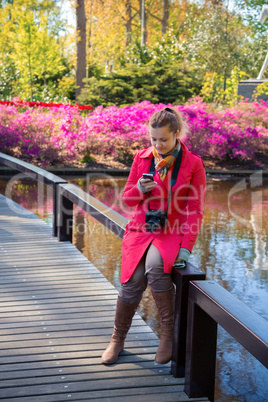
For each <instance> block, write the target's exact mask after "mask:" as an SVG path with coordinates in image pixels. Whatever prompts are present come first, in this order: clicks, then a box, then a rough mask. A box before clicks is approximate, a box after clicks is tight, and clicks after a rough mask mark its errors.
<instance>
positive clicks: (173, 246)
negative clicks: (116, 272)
mask: <svg viewBox="0 0 268 402" xmlns="http://www.w3.org/2000/svg"><path fill="white" fill-rule="evenodd" d="M181 145H182V150H183V156H182V162H181V167H180V170H179V174H178V177H177V181H176V184H175V185H174V186H173V188H172V197H171V203H170V204H171V205H170V206H169V213H168V224H167V226H166V227H164V228H160V229H158V230H157V231H156V232H154V233H149V232H147V231H146V229H145V225H146V223H145V214H146V212H147V211H148V193H146V194H142V193H141V192H140V190H139V189H138V186H137V182H138V180H139V179H140V177H141V176H142V174H143V173H148V172H149V170H150V166H151V161H152V157H153V154H152V149H153V147H150V148H147V149H142V150H141V151H139V152H138V153H137V154H136V155H135V158H134V162H133V165H132V167H131V171H130V174H129V177H128V180H127V183H126V186H125V189H124V192H123V199H124V201H125V203H126V204H127V205H128V206H136V209H135V212H134V215H133V217H132V219H131V221H130V222H129V223H128V224H127V226H126V231H125V234H124V237H123V244H122V246H123V252H122V271H121V283H124V282H127V281H128V280H129V279H130V278H131V276H132V274H133V273H134V271H135V269H136V267H137V265H138V263H139V261H140V259H141V258H142V256H143V254H144V252H145V251H146V249H147V247H148V246H149V244H150V243H153V244H154V245H155V246H156V247H157V249H158V250H159V252H160V253H161V256H162V258H163V261H164V272H167V273H171V271H172V267H173V264H174V261H175V259H176V257H177V255H178V253H179V250H180V247H183V248H186V249H188V250H189V251H192V249H193V246H194V243H195V241H196V238H197V236H198V233H199V230H200V227H201V222H202V218H203V210H204V202H205V189H206V174H205V168H204V163H203V162H202V159H201V158H200V156H198V155H196V154H195V153H193V152H190V151H189V150H188V148H187V147H186V146H185V145H184V144H183V143H182V142H181ZM172 170H173V167H172V168H171V169H169V171H168V174H167V176H166V178H165V180H164V181H163V182H162V181H161V179H160V177H159V175H158V173H157V172H156V173H155V175H154V180H155V181H156V182H157V185H156V186H155V187H154V188H153V190H152V191H151V196H150V199H151V201H150V208H154V209H162V210H164V211H166V207H167V200H168V192H169V188H170V185H169V180H170V176H171V173H172ZM187 210H188V212H187Z"/></svg>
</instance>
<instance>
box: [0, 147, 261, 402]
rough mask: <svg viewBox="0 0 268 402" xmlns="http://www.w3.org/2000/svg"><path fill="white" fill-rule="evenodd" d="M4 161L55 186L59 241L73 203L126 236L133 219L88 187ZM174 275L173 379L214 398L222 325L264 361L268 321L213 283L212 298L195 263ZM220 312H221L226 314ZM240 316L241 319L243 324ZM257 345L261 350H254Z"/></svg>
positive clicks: (69, 225) (69, 229)
mask: <svg viewBox="0 0 268 402" xmlns="http://www.w3.org/2000/svg"><path fill="white" fill-rule="evenodd" d="M0 163H2V164H4V165H7V166H10V167H11V168H14V169H17V170H19V171H20V172H23V173H25V174H26V175H28V176H30V177H32V178H34V179H36V180H38V181H41V182H42V183H44V184H46V185H48V186H50V187H51V188H52V189H53V228H52V235H53V236H57V237H58V240H59V241H70V242H72V236H73V205H74V204H75V205H77V206H79V207H80V208H81V209H82V210H83V211H85V212H87V213H88V214H90V215H91V216H93V217H94V218H95V219H97V220H98V221H99V222H100V223H101V224H102V225H104V226H105V227H107V228H108V229H109V230H111V231H112V232H113V233H115V234H116V235H117V236H118V237H120V238H121V239H122V238H123V235H124V231H125V226H126V224H127V222H128V220H127V219H126V218H124V217H123V216H121V215H120V214H118V213H117V212H115V211H114V210H112V209H111V208H109V207H107V205H105V204H103V203H102V202H100V201H98V200H97V199H96V198H94V197H92V196H90V195H89V194H87V193H85V192H84V191H83V190H81V189H79V188H78V187H76V186H74V185H72V184H68V182H67V181H66V180H63V179H61V178H60V177H58V176H56V175H54V174H51V173H48V172H47V171H45V170H43V169H40V168H38V167H35V166H33V165H31V164H29V163H27V162H22V161H20V160H18V159H16V158H13V157H11V156H8V155H5V154H3V153H0ZM172 277H173V282H174V284H175V286H176V306H175V325H174V335H173V351H172V363H171V373H172V375H173V376H174V377H184V376H185V392H186V393H187V394H188V395H189V396H195V397H202V396H206V397H208V398H210V400H211V401H214V383H215V361H216V340H217V323H219V324H220V325H221V326H223V328H225V329H226V331H227V332H229V333H230V334H231V335H232V336H234V337H235V338H236V339H237V340H238V342H240V343H241V344H242V345H243V346H244V347H245V348H246V349H248V350H249V351H250V353H252V354H253V355H254V356H255V357H256V358H257V359H258V360H260V361H261V362H262V363H263V364H265V365H266V364H267V360H268V359H267V350H268V345H267V341H266V340H267V334H268V323H267V321H266V320H264V319H263V318H261V317H260V316H259V315H258V314H256V313H254V312H253V311H252V310H251V309H249V308H248V307H247V306H245V305H244V304H243V303H242V302H240V301H239V300H238V299H236V298H235V297H234V296H232V295H231V294H230V293H229V292H228V291H226V290H224V289H223V288H222V287H221V286H219V285H217V284H214V282H213V284H214V288H213V289H216V293H215V291H214V292H212V293H213V296H212V295H211V293H210V292H209V289H210V290H211V287H210V288H209V286H210V284H211V283H212V282H211V281H205V279H206V276H205V274H204V273H203V272H202V271H201V270H199V269H198V268H196V267H194V266H193V265H192V264H190V263H187V267H186V268H185V269H183V270H175V269H174V270H173V272H172ZM192 281H194V282H192ZM217 295H219V297H220V300H219V299H218V298H217V297H216V296H217ZM228 306H229V307H230V306H233V309H230V311H229V313H228V314H227V310H228V308H227V307H228ZM219 309H220V310H219ZM219 311H222V315H220V314H219ZM244 311H246V312H247V314H248V317H252V318H253V319H254V320H255V322H256V323H258V325H259V324H261V325H260V328H259V329H258V327H257V326H254V325H253V326H250V325H247V324H248V320H247V317H246V315H243V312H244ZM249 311H250V312H251V313H250V314H251V315H250V314H249ZM226 314H227V316H226ZM219 316H220V318H219ZM236 316H237V317H239V320H240V321H239V324H237V320H236V318H235V317H236ZM226 317H227V318H226ZM235 323H236V326H235ZM225 324H226V325H225ZM233 325H234V327H235V328H238V332H239V331H240V329H241V330H242V328H243V331H242V332H243V336H240V335H237V332H234V331H233V329H232V328H233ZM186 338H187V343H186ZM245 339H247V341H244V340H245ZM260 340H261V341H260ZM256 345H258V353H255V346H256ZM263 356H265V358H264V359H263ZM185 366H186V369H185Z"/></svg>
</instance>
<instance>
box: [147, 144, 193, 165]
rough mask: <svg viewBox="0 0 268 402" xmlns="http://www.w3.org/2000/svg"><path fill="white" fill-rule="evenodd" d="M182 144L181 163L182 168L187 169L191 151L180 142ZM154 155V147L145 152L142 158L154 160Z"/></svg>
mask: <svg viewBox="0 0 268 402" xmlns="http://www.w3.org/2000/svg"><path fill="white" fill-rule="evenodd" d="M180 142H181V147H182V161H181V167H185V166H186V165H187V162H188V158H189V152H190V151H189V149H188V148H187V147H186V145H185V144H184V143H183V142H182V141H181V140H180ZM152 155H153V146H151V147H149V148H147V149H146V150H145V152H144V153H143V154H142V155H141V156H140V157H141V158H150V159H151V158H152Z"/></svg>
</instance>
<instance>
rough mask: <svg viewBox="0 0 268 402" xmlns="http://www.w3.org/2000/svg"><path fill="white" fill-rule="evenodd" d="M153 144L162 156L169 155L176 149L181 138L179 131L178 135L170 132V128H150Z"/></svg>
mask: <svg viewBox="0 0 268 402" xmlns="http://www.w3.org/2000/svg"><path fill="white" fill-rule="evenodd" d="M149 131H150V138H151V143H152V145H153V146H154V147H155V149H156V150H157V152H158V153H159V154H160V155H164V154H167V153H168V152H169V151H171V149H172V148H174V146H175V144H176V140H177V138H179V131H177V133H176V134H174V133H172V132H171V131H169V127H168V126H164V127H159V128H152V127H150V128H149Z"/></svg>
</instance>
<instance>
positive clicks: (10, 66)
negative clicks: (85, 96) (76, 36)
mask: <svg viewBox="0 0 268 402" xmlns="http://www.w3.org/2000/svg"><path fill="white" fill-rule="evenodd" d="M62 29H63V22H62V21H61V19H60V11H59V8H58V7H57V1H55V0H33V1H30V0H17V1H16V2H13V4H9V2H2V8H0V60H2V63H1V62H0V71H1V73H2V74H1V77H2V79H1V82H0V95H2V97H3V98H6V99H7V98H9V97H10V96H20V97H21V98H22V99H24V100H35V101H38V100H42V101H51V100H52V101H60V100H64V98H65V99H66V100H67V97H66V96H63V95H62V94H60V93H59V91H58V88H57V87H58V83H59V81H60V80H61V79H62V77H63V75H66V74H68V73H69V71H70V67H69V66H68V65H67V64H68V63H67V61H66V58H65V57H63V55H62V44H63V40H64V37H63V36H60V32H61V31H62ZM5 77H6V78H8V79H6V78H5ZM3 82H4V83H5V84H4V83H3ZM69 94H70V95H71V96H72V94H71V92H70V93H69ZM69 94H68V96H69Z"/></svg>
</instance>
